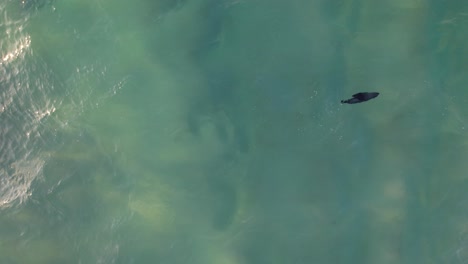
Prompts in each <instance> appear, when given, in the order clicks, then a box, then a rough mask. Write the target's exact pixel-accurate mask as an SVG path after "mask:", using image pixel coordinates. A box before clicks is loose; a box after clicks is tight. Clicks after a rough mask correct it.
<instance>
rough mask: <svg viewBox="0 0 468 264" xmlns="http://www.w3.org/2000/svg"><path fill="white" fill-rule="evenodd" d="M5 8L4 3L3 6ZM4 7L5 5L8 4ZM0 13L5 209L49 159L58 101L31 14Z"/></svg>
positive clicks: (0, 197)
mask: <svg viewBox="0 0 468 264" xmlns="http://www.w3.org/2000/svg"><path fill="white" fill-rule="evenodd" d="M0 7H1V6H0ZM3 10H5V9H3ZM2 15H3V16H1V17H0V32H5V34H4V35H3V34H2V35H3V36H2V37H1V38H0V124H1V126H0V208H2V207H8V206H12V205H13V204H15V203H22V202H24V201H25V200H26V199H27V198H28V196H29V195H30V191H31V184H32V183H33V181H34V180H35V179H36V178H37V177H38V176H39V175H40V174H41V171H42V168H43V166H44V163H45V156H44V155H43V154H42V152H41V151H42V150H43V148H44V147H45V143H46V141H47V140H48V137H49V136H50V135H48V133H49V132H48V131H47V126H46V125H44V124H45V122H46V117H47V116H48V115H50V114H51V113H53V112H54V111H55V108H56V102H55V101H53V100H51V99H50V95H51V91H52V90H53V84H52V83H51V82H50V81H49V79H50V78H48V76H47V74H44V72H45V70H44V67H41V66H42V65H41V63H39V62H37V61H35V60H34V58H33V56H32V51H31V48H30V43H31V41H32V40H31V38H30V36H29V35H28V34H27V33H25V32H24V25H25V23H26V22H27V19H24V18H22V19H21V20H17V21H14V20H12V19H10V18H9V17H8V16H7V13H6V11H3V14H2Z"/></svg>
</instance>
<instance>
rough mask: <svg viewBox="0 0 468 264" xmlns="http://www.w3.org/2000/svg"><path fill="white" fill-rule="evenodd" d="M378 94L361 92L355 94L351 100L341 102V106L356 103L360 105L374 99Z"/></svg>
mask: <svg viewBox="0 0 468 264" xmlns="http://www.w3.org/2000/svg"><path fill="white" fill-rule="evenodd" d="M379 94H380V93H377V92H363V93H357V94H353V98H350V99H347V100H341V103H342V104H357V103H362V102H365V101H369V100H370V99H374V98H376V97H377V96H379Z"/></svg>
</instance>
